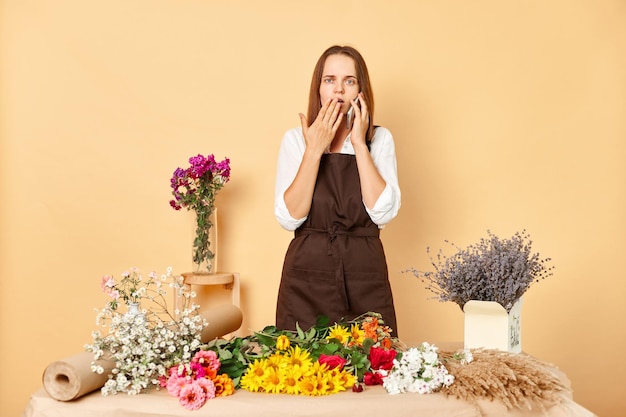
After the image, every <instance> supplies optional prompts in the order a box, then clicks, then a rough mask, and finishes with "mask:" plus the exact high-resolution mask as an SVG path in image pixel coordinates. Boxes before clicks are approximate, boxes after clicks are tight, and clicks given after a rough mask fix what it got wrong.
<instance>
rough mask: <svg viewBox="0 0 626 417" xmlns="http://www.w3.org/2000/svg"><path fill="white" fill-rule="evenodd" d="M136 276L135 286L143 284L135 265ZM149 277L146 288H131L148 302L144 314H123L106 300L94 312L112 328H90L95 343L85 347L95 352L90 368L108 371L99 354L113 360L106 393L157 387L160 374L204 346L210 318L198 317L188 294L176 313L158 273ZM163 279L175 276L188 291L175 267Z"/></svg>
mask: <svg viewBox="0 0 626 417" xmlns="http://www.w3.org/2000/svg"><path fill="white" fill-rule="evenodd" d="M133 274H135V275H136V276H138V277H139V279H138V280H135V281H134V282H135V284H136V283H137V282H140V281H141V275H140V274H139V272H138V270H137V269H132V268H131V272H129V273H127V276H128V277H132V276H134V275H133ZM149 276H150V278H151V280H150V281H148V283H147V284H146V285H145V286H143V287H140V288H139V287H137V288H134V289H133V292H132V294H133V295H134V296H137V297H138V300H137V301H138V302H140V303H141V302H142V301H144V302H145V304H142V306H143V307H144V308H141V309H140V313H138V314H129V313H122V312H120V311H119V310H118V309H117V305H116V304H113V303H107V304H106V306H105V308H103V309H101V310H99V311H98V314H97V316H96V324H97V325H98V326H99V327H102V328H104V327H108V331H107V332H106V333H104V334H103V332H101V331H94V332H92V338H93V343H92V344H88V345H85V349H86V350H87V351H89V352H92V353H93V354H94V362H93V363H92V367H91V369H92V371H94V372H98V371H100V372H104V368H102V366H99V365H98V364H96V363H95V361H96V360H98V359H101V358H104V359H109V360H112V361H113V362H114V363H115V367H114V368H113V369H112V371H111V374H110V375H109V380H108V381H107V382H106V383H105V384H104V386H103V387H102V389H101V392H102V394H103V395H112V394H117V393H119V392H125V393H127V394H131V395H132V394H139V393H141V392H143V391H144V390H146V389H150V388H154V387H156V388H158V387H159V378H160V377H164V376H166V375H167V373H168V370H169V368H170V367H171V366H172V365H174V364H176V363H179V362H181V361H183V360H188V359H190V358H191V357H192V355H193V354H194V353H195V351H196V350H197V349H198V348H199V347H200V345H201V340H200V335H201V332H202V330H203V328H204V326H205V325H206V321H205V320H203V319H202V318H201V317H200V316H199V312H198V310H199V306H198V305H196V304H194V303H193V302H192V301H191V300H190V297H186V298H185V306H184V310H183V312H184V315H182V314H181V315H176V314H172V313H171V312H170V310H169V309H168V308H167V303H166V298H165V296H164V295H165V294H166V291H165V290H163V288H161V283H160V282H159V281H158V276H157V275H156V274H152V273H151V274H150V275H149ZM161 278H162V279H163V278H165V280H167V279H168V278H172V280H173V282H172V283H171V284H170V287H171V288H175V289H176V290H177V291H181V294H184V295H187V293H185V290H184V288H183V289H181V286H182V277H173V276H172V275H171V268H170V269H168V273H167V275H163V276H161ZM108 282H109V281H106V283H108ZM157 283H158V285H157ZM194 296H195V294H194ZM191 298H193V297H191ZM146 307H147V308H146ZM152 307H155V308H152ZM105 352H106V354H105ZM105 355H106V357H105Z"/></svg>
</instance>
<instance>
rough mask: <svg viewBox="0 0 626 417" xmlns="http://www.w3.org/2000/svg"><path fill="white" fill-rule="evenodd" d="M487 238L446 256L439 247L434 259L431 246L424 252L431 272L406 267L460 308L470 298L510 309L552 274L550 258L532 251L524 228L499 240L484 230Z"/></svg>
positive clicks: (439, 296)
mask: <svg viewBox="0 0 626 417" xmlns="http://www.w3.org/2000/svg"><path fill="white" fill-rule="evenodd" d="M487 234H488V236H489V237H488V239H485V238H482V239H481V240H480V242H478V244H476V245H470V246H468V247H467V248H466V249H461V248H459V247H458V246H456V245H455V244H453V243H451V242H449V241H446V243H449V244H450V245H451V246H452V247H454V248H456V249H457V250H458V251H457V252H456V253H455V254H454V255H452V256H450V257H446V256H445V255H443V252H442V251H441V250H439V252H438V253H437V256H436V258H437V259H436V261H435V259H433V257H432V255H431V253H430V248H427V253H428V255H429V256H430V261H431V264H432V266H433V267H434V271H419V270H417V269H414V268H412V269H409V272H412V273H413V274H414V275H415V276H416V277H418V278H420V279H421V280H422V282H424V283H425V284H426V289H428V290H430V291H432V292H433V293H434V294H435V295H436V297H435V298H437V299H438V300H439V301H453V302H455V303H457V304H458V305H459V307H461V309H463V306H464V305H465V303H466V302H468V301H470V300H479V301H495V302H497V303H499V304H500V305H502V307H504V309H505V310H506V311H507V312H509V311H511V308H512V307H513V304H515V302H516V301H517V300H518V299H519V298H520V297H521V296H522V295H523V294H524V293H525V292H526V290H528V288H529V287H530V285H531V284H532V283H533V282H537V281H539V280H540V279H544V278H547V277H549V276H551V275H552V269H553V268H554V267H552V266H548V263H549V261H551V259H550V258H545V259H541V258H540V257H539V254H538V253H532V251H531V246H532V241H531V240H530V236H529V235H528V234H527V233H526V230H524V231H522V232H521V233H520V232H517V233H515V234H514V235H513V236H512V237H511V238H510V239H500V238H498V237H497V236H496V235H494V234H493V233H491V232H490V231H489V230H487Z"/></svg>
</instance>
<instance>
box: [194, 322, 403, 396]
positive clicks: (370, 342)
mask: <svg viewBox="0 0 626 417" xmlns="http://www.w3.org/2000/svg"><path fill="white" fill-rule="evenodd" d="M391 332H392V329H390V328H389V327H388V326H386V325H385V324H384V321H383V319H382V317H381V315H380V314H378V313H374V312H368V313H366V314H363V315H362V316H359V317H357V318H355V319H353V320H350V321H345V322H340V323H334V324H332V325H331V324H330V323H329V320H328V318H327V317H325V316H321V317H318V319H317V322H316V324H315V325H314V326H313V327H311V328H310V329H308V330H303V329H301V328H300V327H299V326H297V327H296V330H295V331H288V330H280V329H277V328H276V327H275V326H267V327H265V328H264V329H263V330H262V331H259V332H256V333H254V334H253V335H250V336H247V337H243V338H241V337H236V338H233V339H231V340H223V339H217V340H213V341H211V342H210V343H208V344H207V345H206V346H204V347H203V349H206V350H212V351H214V352H216V353H217V355H218V357H219V359H220V362H221V368H220V369H221V372H224V373H226V374H228V375H229V377H230V378H232V380H233V382H234V383H235V386H236V387H237V388H242V389H245V390H248V391H252V392H271V393H288V394H298V395H309V396H315V395H327V394H333V393H336V392H340V391H345V390H346V389H352V390H353V391H360V390H362V389H363V386H362V383H363V384H365V385H380V384H382V375H384V374H385V372H386V371H389V370H391V368H392V367H393V361H394V359H395V357H396V354H397V353H398V351H399V350H400V348H401V347H402V344H401V342H400V341H399V340H398V339H397V338H394V337H392V336H391Z"/></svg>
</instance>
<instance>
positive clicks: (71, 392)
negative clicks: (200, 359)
mask: <svg viewBox="0 0 626 417" xmlns="http://www.w3.org/2000/svg"><path fill="white" fill-rule="evenodd" d="M200 314H201V316H202V317H203V318H204V319H205V320H206V321H207V322H208V325H207V326H206V327H205V328H204V330H203V331H202V335H201V340H202V343H207V342H209V341H211V340H213V339H216V338H218V337H221V336H224V335H226V334H228V333H232V332H234V331H236V330H237V329H239V327H240V326H241V322H242V321H243V315H242V313H241V310H240V309H239V308H238V307H237V306H234V305H231V304H226V305H223V306H219V307H215V308H212V309H207V310H205V311H203V312H201V313H200ZM92 361H93V353H90V352H85V353H80V354H78V355H74V356H70V357H68V358H65V359H62V360H60V361H55V362H52V363H51V364H50V365H48V366H47V367H46V369H45V370H44V373H43V378H42V379H43V387H44V389H45V390H46V392H47V393H48V395H49V396H50V397H52V398H54V399H55V400H59V401H71V400H75V399H76V398H79V397H82V396H83V395H85V394H88V393H90V392H92V391H94V390H97V389H99V388H102V387H103V386H104V384H105V383H106V382H107V380H108V378H109V377H108V375H109V374H110V373H111V370H112V369H113V368H114V367H115V363H114V362H113V361H108V360H101V361H98V364H99V365H101V366H102V367H103V368H104V372H103V373H101V374H97V373H95V372H92V371H91V362H92Z"/></svg>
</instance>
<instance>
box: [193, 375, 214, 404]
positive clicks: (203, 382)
mask: <svg viewBox="0 0 626 417" xmlns="http://www.w3.org/2000/svg"><path fill="white" fill-rule="evenodd" d="M194 383H195V384H196V385H198V386H199V387H200V388H202V390H203V391H204V394H205V395H206V399H207V400H210V399H211V398H215V383H214V382H213V381H211V380H210V379H207V378H200V379H196V380H195V381H194Z"/></svg>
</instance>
